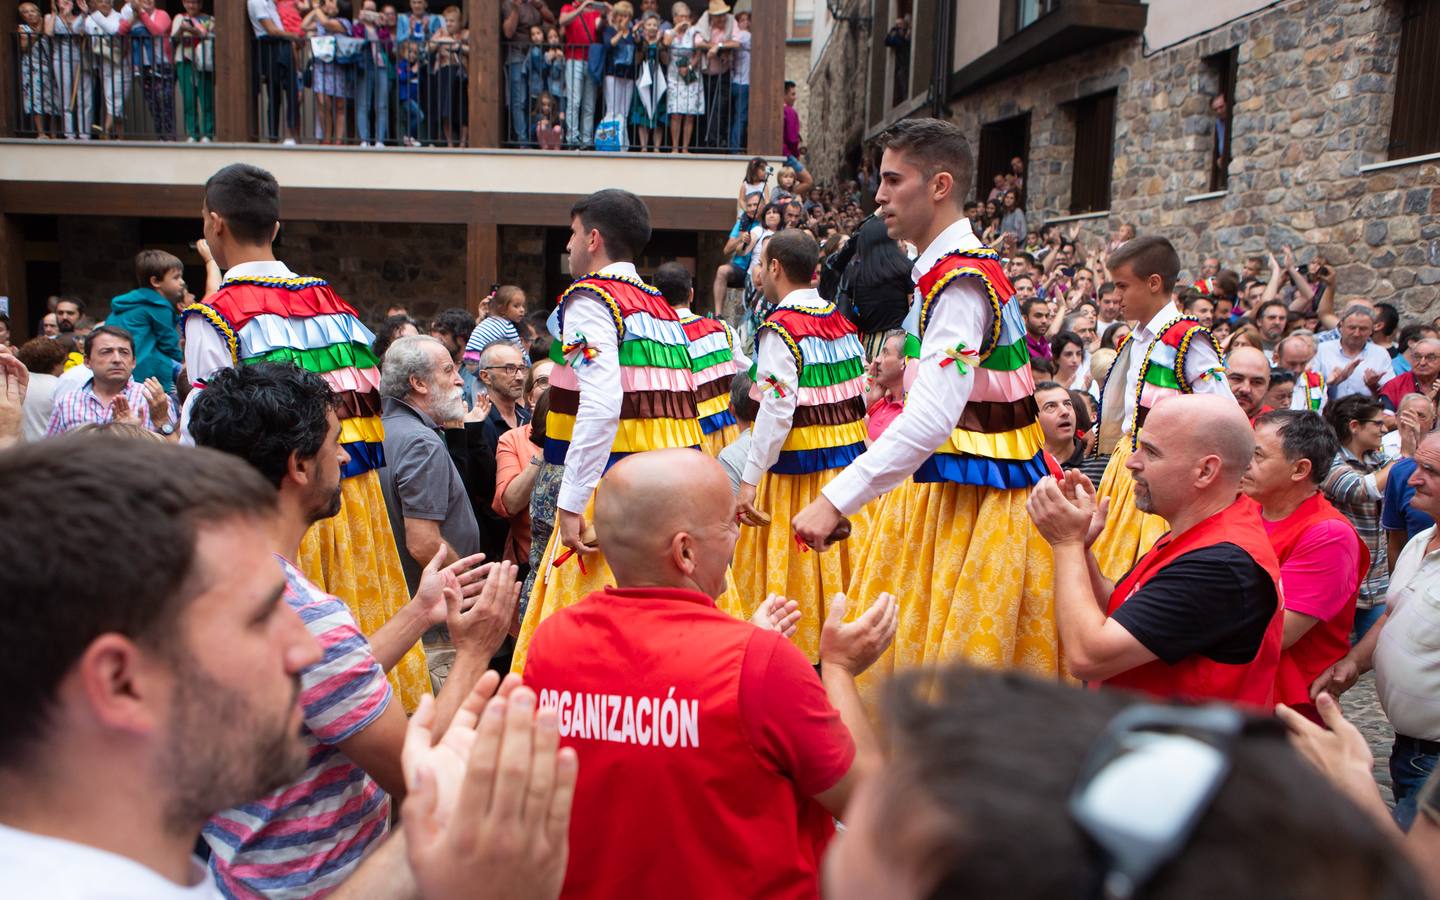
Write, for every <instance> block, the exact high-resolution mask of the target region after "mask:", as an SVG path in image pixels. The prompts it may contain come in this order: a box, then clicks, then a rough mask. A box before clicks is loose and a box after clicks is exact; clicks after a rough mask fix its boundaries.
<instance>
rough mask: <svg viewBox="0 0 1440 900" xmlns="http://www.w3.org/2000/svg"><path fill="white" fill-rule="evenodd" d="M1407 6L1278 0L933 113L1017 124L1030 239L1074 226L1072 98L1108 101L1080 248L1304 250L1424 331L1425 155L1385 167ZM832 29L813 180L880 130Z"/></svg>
mask: <svg viewBox="0 0 1440 900" xmlns="http://www.w3.org/2000/svg"><path fill="white" fill-rule="evenodd" d="M1159 5H1160V4H1157V3H1152V4H1150V16H1151V17H1152V18H1153V17H1154V16H1155V15H1157V9H1156V8H1157V6H1159ZM1404 7H1405V4H1404V2H1403V0H1374V2H1341V0H1303V2H1299V0H1292V2H1281V3H1275V4H1270V5H1268V6H1264V7H1263V8H1261V9H1258V10H1256V11H1254V12H1253V13H1251V14H1248V15H1245V16H1242V17H1240V18H1238V19H1236V20H1234V21H1231V22H1227V23H1225V24H1224V25H1221V26H1219V27H1215V28H1212V29H1210V30H1208V31H1204V32H1201V33H1198V34H1195V35H1192V36H1190V37H1189V38H1188V39H1186V40H1183V41H1180V42H1178V43H1175V44H1173V45H1171V46H1168V47H1165V48H1164V49H1162V50H1159V51H1155V52H1147V48H1146V44H1145V41H1144V40H1143V38H1142V37H1141V36H1139V35H1135V36H1130V37H1126V38H1121V39H1117V40H1112V41H1109V42H1107V43H1102V44H1099V45H1098V46H1093V47H1090V48H1088V49H1085V50H1082V51H1080V52H1077V53H1074V54H1073V55H1068V56H1065V57H1063V58H1060V59H1057V60H1056V61H1054V62H1050V63H1046V64H1044V65H1040V66H1036V67H1032V68H1026V69H1024V70H1023V71H1019V72H1018V73H1017V74H1014V75H1012V76H1006V77H1003V78H1002V79H1000V80H999V81H997V82H995V83H992V84H990V85H988V86H984V87H980V88H978V89H975V90H973V91H969V92H967V93H964V94H961V95H960V96H958V97H953V98H951V99H950V100H949V104H948V110H946V116H947V117H948V118H949V119H951V120H952V121H954V122H956V123H958V124H959V125H961V126H962V127H963V128H965V129H966V131H967V132H969V133H971V134H973V135H977V136H978V135H979V134H980V130H981V126H983V125H985V124H987V123H991V122H997V121H1000V120H1004V119H1007V118H1010V117H1013V116H1016V115H1021V114H1024V113H1028V114H1029V115H1030V122H1029V135H1030V137H1029V147H1028V179H1027V184H1026V191H1027V194H1028V198H1027V213H1028V214H1029V220H1030V222H1031V223H1032V227H1036V226H1037V225H1038V223H1040V222H1044V221H1050V220H1055V219H1066V218H1068V217H1070V215H1071V186H1072V175H1073V162H1074V158H1075V134H1076V122H1075V113H1074V109H1075V106H1074V105H1073V101H1075V100H1077V99H1080V98H1084V97H1086V96H1088V95H1093V94H1096V93H1098V92H1102V91H1108V90H1112V89H1113V90H1114V91H1115V92H1116V98H1115V121H1114V142H1113V158H1112V166H1111V186H1110V203H1109V209H1108V211H1106V212H1105V213H1104V214H1102V215H1096V216H1089V217H1086V218H1083V219H1079V221H1080V223H1081V225H1082V227H1083V229H1084V234H1085V235H1086V236H1087V237H1089V238H1090V239H1091V243H1092V244H1093V243H1094V242H1095V241H1098V240H1100V239H1101V238H1108V237H1109V235H1110V234H1111V233H1112V232H1113V231H1114V230H1115V229H1116V228H1118V226H1119V225H1120V224H1121V223H1122V222H1128V223H1130V224H1133V225H1134V226H1135V227H1136V229H1137V230H1138V232H1139V233H1142V234H1144V233H1159V234H1162V235H1164V236H1166V237H1168V238H1169V239H1170V240H1171V241H1173V242H1174V243H1175V244H1176V246H1177V248H1178V249H1179V250H1180V251H1181V256H1182V259H1183V260H1184V261H1185V263H1186V264H1187V265H1191V266H1195V265H1198V262H1199V260H1200V259H1201V258H1203V257H1204V256H1206V255H1209V254H1215V255H1217V256H1219V257H1220V258H1221V259H1222V260H1224V261H1225V262H1226V263H1227V264H1228V265H1233V266H1236V267H1237V268H1238V266H1239V263H1240V262H1241V261H1242V260H1243V259H1244V257H1246V256H1248V255H1251V254H1260V255H1264V253H1265V252H1266V251H1269V252H1273V253H1275V254H1276V255H1277V256H1278V255H1279V254H1280V252H1281V248H1282V247H1283V246H1286V245H1290V246H1293V247H1294V248H1295V250H1296V256H1297V257H1298V259H1299V260H1300V261H1301V262H1306V261H1308V260H1309V259H1310V258H1312V257H1313V256H1314V255H1315V254H1316V253H1317V252H1319V253H1323V254H1324V256H1325V257H1326V258H1327V259H1328V260H1329V261H1330V262H1331V263H1332V264H1334V265H1335V266H1336V267H1337V276H1338V282H1337V288H1338V293H1339V295H1340V297H1341V299H1342V301H1343V300H1344V299H1345V298H1352V297H1368V298H1371V299H1375V300H1387V301H1389V302H1392V303H1394V304H1395V305H1396V306H1397V307H1398V308H1399V309H1400V310H1401V314H1402V316H1423V317H1425V318H1427V319H1428V318H1431V317H1434V316H1435V315H1436V314H1437V313H1440V159H1429V160H1425V161H1418V162H1411V163H1408V164H1402V165H1395V166H1388V165H1386V163H1387V161H1388V157H1387V146H1388V143H1389V140H1390V137H1389V136H1390V127H1391V116H1392V110H1393V104H1394V100H1395V81H1396V60H1397V56H1398V50H1399V42H1400V29H1401V16H1402V13H1403V10H1404ZM837 27H839V28H843V29H845V30H844V31H841V32H838V33H836V34H833V35H832V36H831V40H830V42H829V45H828V46H827V47H826V50H825V53H824V54H823V55H822V56H821V57H820V59H819V62H818V64H817V65H816V66H815V67H814V68H813V69H812V71H811V73H810V77H809V81H810V86H811V98H810V109H811V123H810V126H809V129H808V131H809V134H808V137H809V140H810V149H811V162H812V166H813V167H814V168H815V169H816V171H817V173H818V175H819V177H822V178H825V177H829V178H835V177H841V176H843V175H846V174H848V171H847V168H846V166H847V161H848V160H850V159H853V157H854V154H855V150H856V148H857V144H858V143H859V142H860V141H862V140H863V139H864V138H867V137H870V136H873V133H874V132H875V131H876V130H878V129H877V127H876V125H875V121H874V120H875V119H876V116H875V115H874V111H873V110H867V109H866V105H865V104H866V101H867V88H866V86H865V84H864V83H863V81H864V79H857V78H855V77H854V76H853V73H855V72H857V71H859V72H864V71H872V70H874V69H875V67H872V66H870V65H869V55H870V53H871V52H872V50H871V46H872V44H873V41H871V40H870V35H868V34H864V33H862V32H861V31H860V30H859V29H856V28H854V27H853V26H843V25H840V26H837ZM874 27H876V28H881V27H884V26H882V25H881V24H880V23H879V21H877V24H876V25H875V26H874ZM1232 48H1233V51H1234V53H1235V57H1234V59H1235V68H1234V73H1235V87H1234V112H1233V119H1232V129H1233V131H1232V144H1231V155H1232V158H1233V159H1232V162H1231V164H1230V166H1229V170H1228V171H1229V182H1228V186H1227V188H1226V190H1225V191H1224V192H1221V193H1212V192H1210V191H1209V187H1210V185H1209V171H1210V163H1211V159H1212V155H1211V154H1212V149H1211V148H1212V141H1213V140H1214V118H1213V115H1212V114H1211V112H1210V109H1209V104H1210V99H1211V97H1212V96H1213V95H1214V94H1215V92H1216V90H1217V84H1218V76H1217V73H1216V71H1215V69H1214V66H1213V65H1212V64H1211V62H1210V61H1209V60H1210V59H1212V58H1213V55H1214V54H1219V53H1223V52H1225V51H1229V50H1231V49H1232ZM882 49H883V48H882ZM932 109H933V107H931V106H922V107H921V108H919V109H917V110H916V111H915V113H914V114H918V115H928V114H931V110H932ZM891 118H894V117H893V116H892V117H887V121H888V120H889V119H891ZM864 122H868V123H871V126H870V127H869V128H868V129H865V133H861V132H862V128H861V127H860V126H857V125H856V124H855V123H864ZM879 124H882V125H883V124H884V122H881V123H879Z"/></svg>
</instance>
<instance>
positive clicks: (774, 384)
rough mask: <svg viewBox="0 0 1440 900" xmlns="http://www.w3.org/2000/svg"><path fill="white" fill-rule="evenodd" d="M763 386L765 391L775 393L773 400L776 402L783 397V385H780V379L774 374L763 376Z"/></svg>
mask: <svg viewBox="0 0 1440 900" xmlns="http://www.w3.org/2000/svg"><path fill="white" fill-rule="evenodd" d="M764 384H765V390H767V391H774V392H775V399H777V400H778V399H780V398H781V397H783V396H785V385H783V384H781V383H780V379H778V378H776V377H775V375H774V373H771V374H769V375H766V376H765V381H764Z"/></svg>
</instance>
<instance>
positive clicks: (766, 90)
mask: <svg viewBox="0 0 1440 900" xmlns="http://www.w3.org/2000/svg"><path fill="white" fill-rule="evenodd" d="M692 6H694V7H695V8H696V9H697V10H698V8H699V6H703V4H699V5H696V4H692ZM788 9H789V4H787V3H783V2H781V0H764V2H762V3H756V4H754V11H753V12H752V13H751V15H750V34H751V35H752V36H753V37H752V40H751V43H750V145H749V152H750V154H751V155H752V156H761V155H764V156H775V155H777V154H779V153H781V152H782V148H783V137H784V112H783V109H784V107H785V35H786V33H787V32H788V31H789V28H788V23H787V22H786V21H785V17H786V12H787V10H788ZM802 134H803V132H802Z"/></svg>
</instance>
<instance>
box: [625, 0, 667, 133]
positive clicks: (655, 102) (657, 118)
mask: <svg viewBox="0 0 1440 900" xmlns="http://www.w3.org/2000/svg"><path fill="white" fill-rule="evenodd" d="M638 49H639V57H640V68H639V77H638V78H637V79H636V82H635V88H636V89H635V99H634V100H632V101H630V124H631V125H633V126H635V130H636V136H637V137H638V138H639V139H640V140H639V145H640V146H639V149H640V151H641V152H642V153H643V152H645V151H646V150H651V149H653V150H654V151H655V152H656V153H659V152H660V147H661V145H662V144H664V143H665V108H666V104H665V98H666V94H667V93H668V87H669V86H668V85H667V84H666V82H665V61H666V59H668V51H667V50H666V49H665V42H664V40H663V39H662V38H661V35H660V17H659V16H658V15H647V16H646V17H645V21H644V22H642V23H641V24H640V38H639V47H638ZM652 145H653V146H652Z"/></svg>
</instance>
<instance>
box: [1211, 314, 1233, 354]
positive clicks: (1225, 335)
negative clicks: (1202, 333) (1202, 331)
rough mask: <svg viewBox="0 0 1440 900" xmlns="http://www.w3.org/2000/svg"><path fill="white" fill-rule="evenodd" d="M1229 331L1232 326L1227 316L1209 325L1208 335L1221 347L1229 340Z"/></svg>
mask: <svg viewBox="0 0 1440 900" xmlns="http://www.w3.org/2000/svg"><path fill="white" fill-rule="evenodd" d="M1231 331H1232V326H1231V325H1230V320H1229V319H1228V318H1225V319H1220V320H1218V321H1217V322H1215V324H1213V325H1211V326H1210V336H1211V337H1213V338H1214V339H1215V343H1217V344H1219V345H1220V347H1221V348H1222V349H1223V348H1224V347H1225V346H1226V345H1227V344H1228V343H1229V342H1230V333H1231Z"/></svg>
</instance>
